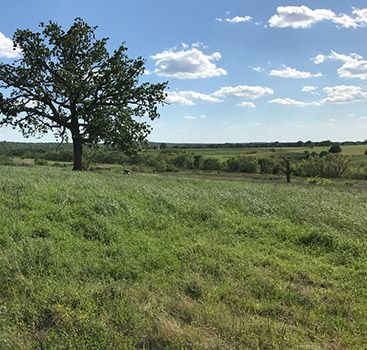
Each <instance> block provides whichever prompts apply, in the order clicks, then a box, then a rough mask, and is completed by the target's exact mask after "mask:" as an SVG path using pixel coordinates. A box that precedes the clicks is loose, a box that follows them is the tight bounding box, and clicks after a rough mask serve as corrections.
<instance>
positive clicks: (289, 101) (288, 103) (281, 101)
mask: <svg viewBox="0 0 367 350" xmlns="http://www.w3.org/2000/svg"><path fill="white" fill-rule="evenodd" d="M269 103H271V104H277V105H282V106H288V107H292V106H293V107H306V106H319V105H320V103H319V102H305V101H298V100H293V99H291V98H276V99H274V100H271V101H270V102H269Z"/></svg>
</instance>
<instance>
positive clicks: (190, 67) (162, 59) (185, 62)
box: [151, 45, 227, 79]
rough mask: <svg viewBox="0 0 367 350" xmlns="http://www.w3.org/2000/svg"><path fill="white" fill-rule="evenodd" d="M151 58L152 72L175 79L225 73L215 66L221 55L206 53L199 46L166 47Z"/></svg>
mask: <svg viewBox="0 0 367 350" xmlns="http://www.w3.org/2000/svg"><path fill="white" fill-rule="evenodd" d="M151 58H152V59H153V60H154V61H155V66H156V67H157V68H156V69H155V70H154V73H155V74H157V75H159V76H163V77H169V78H177V79H202V78H211V77H218V76H221V75H227V71H226V70H225V69H223V68H219V67H217V66H216V64H215V63H213V62H215V61H219V60H220V59H221V58H222V55H221V54H220V53H219V52H214V53H212V54H210V55H206V54H205V53H204V52H203V51H201V50H200V49H199V47H197V46H195V47H192V48H191V49H190V48H188V47H187V45H186V46H184V47H183V49H181V50H176V49H168V50H164V51H163V52H160V53H157V54H155V55H153V56H151Z"/></svg>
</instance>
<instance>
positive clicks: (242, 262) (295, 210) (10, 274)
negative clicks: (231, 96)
mask: <svg viewBox="0 0 367 350" xmlns="http://www.w3.org/2000/svg"><path fill="white" fill-rule="evenodd" d="M0 199H1V201H0V229H1V232H0V247H1V251H0V348H1V349H362V348H363V347H364V346H365V344H366V343H367V319H366V314H367V279H366V270H367V261H366V257H367V243H366V242H367V241H366V234H367V215H366V213H367V192H361V191H358V192H357V191H354V190H352V189H350V190H344V189H335V188H332V187H327V188H322V187H321V188H320V187H314V186H311V185H310V186H286V185H271V184H265V185H264V184H262V185H259V184H253V183H251V184H244V183H236V182H225V181H222V182H219V181H205V180H194V179H179V178H174V177H170V178H165V177H160V176H153V175H149V176H148V175H138V176H123V175H121V174H118V173H114V172H108V171H106V172H89V173H73V172H71V171H68V170H66V169H58V168H48V167H33V168H19V167H0Z"/></svg>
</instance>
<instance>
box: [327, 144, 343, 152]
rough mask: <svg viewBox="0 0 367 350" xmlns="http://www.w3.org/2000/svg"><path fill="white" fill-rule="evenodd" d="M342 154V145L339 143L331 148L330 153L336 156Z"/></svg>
mask: <svg viewBox="0 0 367 350" xmlns="http://www.w3.org/2000/svg"><path fill="white" fill-rule="evenodd" d="M341 152H342V148H341V147H340V145H339V144H338V143H334V144H333V145H331V147H330V148H329V153H333V154H335V153H341Z"/></svg>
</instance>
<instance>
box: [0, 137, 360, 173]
mask: <svg viewBox="0 0 367 350" xmlns="http://www.w3.org/2000/svg"><path fill="white" fill-rule="evenodd" d="M354 144H355V143H354ZM56 146H57V145H56V144H26V143H8V142H3V143H0V164H8V165H11V164H12V162H13V160H12V158H14V157H20V158H33V159H35V164H37V165H47V164H50V163H49V162H55V163H54V164H53V165H55V166H64V165H65V166H66V164H63V163H64V162H65V163H66V162H71V161H72V160H73V150H72V146H71V145H70V144H66V145H63V147H62V148H61V149H60V150H56ZM283 147H286V146H283ZM341 152H342V149H341V148H340V146H339V145H336V144H333V145H332V146H331V147H330V148H329V149H328V150H323V151H322V152H320V153H317V152H315V151H311V150H310V151H308V150H302V151H301V152H297V153H294V154H293V153H292V154H287V153H284V152H282V150H277V151H275V152H272V154H271V155H270V156H265V155H264V156H262V154H261V152H260V153H258V154H257V151H256V150H254V151H253V152H252V151H251V152H250V151H247V152H245V153H243V154H241V155H234V156H231V157H230V158H228V159H218V158H215V157H210V156H204V155H202V154H200V152H195V151H194V150H183V149H173V148H169V147H167V148H166V147H162V148H161V149H160V151H145V152H140V153H139V154H136V155H133V156H128V155H125V154H123V153H122V152H119V151H115V150H112V149H108V148H106V147H102V146H101V147H98V148H97V149H86V150H85V157H84V166H85V168H93V167H96V166H97V164H119V165H123V166H124V167H127V168H128V169H130V170H132V171H134V172H135V171H137V172H146V171H148V172H151V171H154V172H176V171H181V170H189V171H217V172H218V171H219V172H222V171H223V172H231V173H252V174H256V173H257V174H269V175H282V174H283V175H284V174H286V173H287V172H288V173H289V174H290V175H295V176H300V177H321V178H342V177H347V178H354V179H367V162H365V161H362V162H355V161H353V158H352V157H349V156H344V155H342V154H341ZM253 154H256V156H254V155H253ZM1 157H3V158H1ZM287 162H288V163H289V164H288V166H287Z"/></svg>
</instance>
